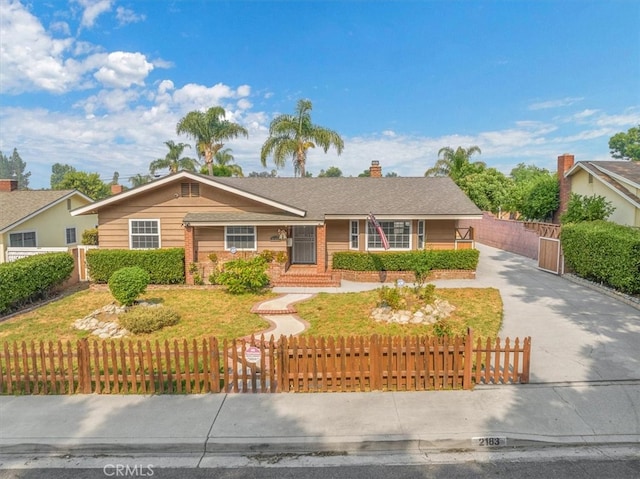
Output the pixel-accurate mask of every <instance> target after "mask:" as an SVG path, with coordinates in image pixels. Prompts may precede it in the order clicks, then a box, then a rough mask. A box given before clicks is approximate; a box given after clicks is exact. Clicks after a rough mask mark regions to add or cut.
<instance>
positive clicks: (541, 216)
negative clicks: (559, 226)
mask: <svg viewBox="0 0 640 479" xmlns="http://www.w3.org/2000/svg"><path fill="white" fill-rule="evenodd" d="M559 205H560V183H559V182H558V178H557V176H556V175H555V174H551V173H549V174H546V175H541V176H540V177H538V178H537V179H536V180H534V181H532V182H530V183H529V184H528V188H527V191H526V192H525V195H524V197H523V201H522V205H520V208H519V211H520V213H522V216H523V217H524V219H526V220H532V221H548V220H550V219H551V217H552V216H553V213H554V212H555V211H556V210H557V209H558V206H559Z"/></svg>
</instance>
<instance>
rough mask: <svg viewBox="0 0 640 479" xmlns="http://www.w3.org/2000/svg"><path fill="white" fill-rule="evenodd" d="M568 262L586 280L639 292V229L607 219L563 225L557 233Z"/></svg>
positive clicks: (629, 292) (631, 292)
mask: <svg viewBox="0 0 640 479" xmlns="http://www.w3.org/2000/svg"><path fill="white" fill-rule="evenodd" d="M560 241H561V243H562V251H563V252H564V257H565V260H566V262H567V265H568V266H569V267H570V268H571V269H572V270H573V271H574V272H575V273H576V274H577V275H578V276H581V277H583V278H585V279H588V280H591V281H596V282H598V283H603V284H605V285H607V286H609V287H612V288H614V289H616V290H619V291H621V292H623V293H628V294H638V293H640V230H637V229H634V228H631V227H629V226H621V225H617V224H615V223H611V222H608V221H585V222H581V223H574V224H566V225H563V226H562V231H561V233H560Z"/></svg>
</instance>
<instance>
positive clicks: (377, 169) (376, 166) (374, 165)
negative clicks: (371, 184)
mask: <svg viewBox="0 0 640 479" xmlns="http://www.w3.org/2000/svg"><path fill="white" fill-rule="evenodd" d="M369 176H370V177H371V178H382V167H381V166H380V162H379V161H378V160H373V161H372V162H371V167H369Z"/></svg>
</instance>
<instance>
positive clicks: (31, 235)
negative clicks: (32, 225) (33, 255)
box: [9, 231, 37, 248]
mask: <svg viewBox="0 0 640 479" xmlns="http://www.w3.org/2000/svg"><path fill="white" fill-rule="evenodd" d="M9 246H12V247H14V248H16V247H17V248H35V247H36V246H37V245H36V232H35V231H24V232H22V233H11V234H10V235H9Z"/></svg>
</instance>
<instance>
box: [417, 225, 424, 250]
mask: <svg viewBox="0 0 640 479" xmlns="http://www.w3.org/2000/svg"><path fill="white" fill-rule="evenodd" d="M417 236H418V249H424V221H423V220H420V221H418V235H417Z"/></svg>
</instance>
